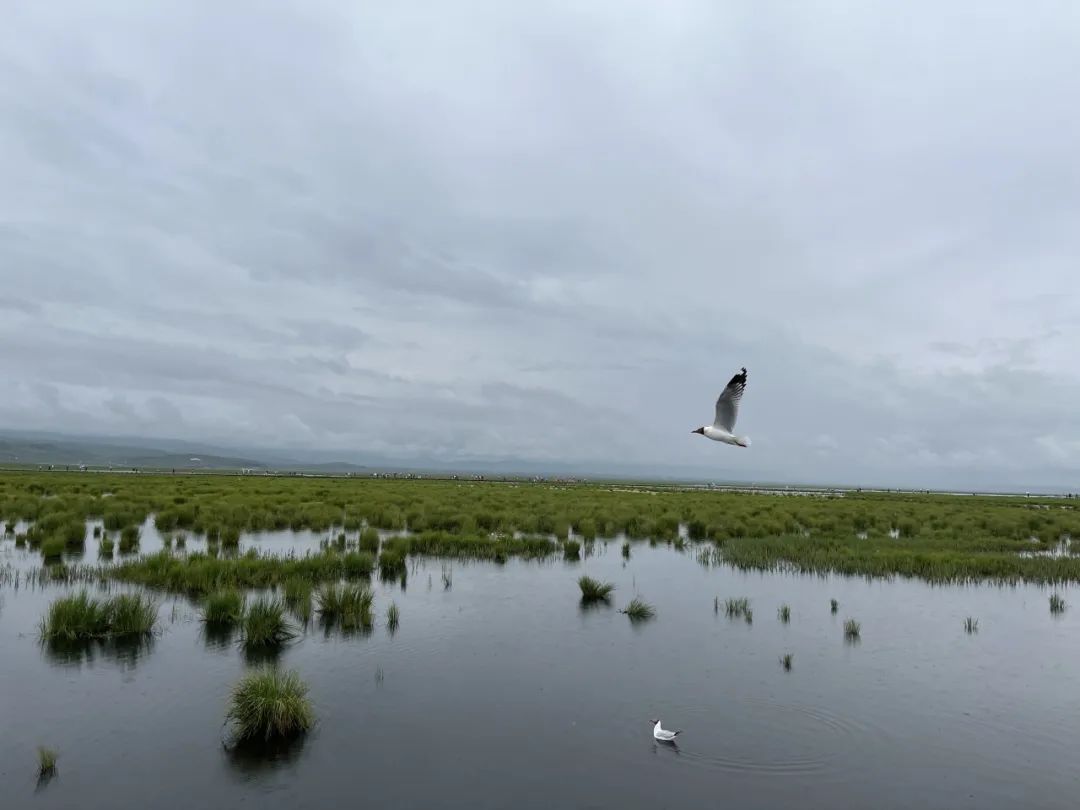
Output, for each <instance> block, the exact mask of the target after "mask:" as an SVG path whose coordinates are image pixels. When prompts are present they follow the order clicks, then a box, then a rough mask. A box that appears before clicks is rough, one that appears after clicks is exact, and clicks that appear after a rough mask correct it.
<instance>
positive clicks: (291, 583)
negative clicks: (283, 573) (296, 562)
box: [282, 577, 314, 608]
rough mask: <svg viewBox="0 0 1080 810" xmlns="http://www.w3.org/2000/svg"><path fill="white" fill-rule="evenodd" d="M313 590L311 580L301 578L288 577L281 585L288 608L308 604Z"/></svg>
mask: <svg viewBox="0 0 1080 810" xmlns="http://www.w3.org/2000/svg"><path fill="white" fill-rule="evenodd" d="M313 590H314V585H313V584H312V582H311V580H310V579H304V578H303V577H289V578H288V579H287V580H285V582H284V584H283V585H282V592H283V594H284V596H285V604H286V605H288V606H289V607H290V608H295V607H296V606H297V605H300V604H303V603H304V602H310V601H311V593H312V591H313Z"/></svg>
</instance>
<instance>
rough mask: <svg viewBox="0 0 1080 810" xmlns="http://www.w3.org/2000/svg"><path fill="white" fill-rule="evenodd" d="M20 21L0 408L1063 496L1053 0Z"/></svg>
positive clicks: (1079, 463) (223, 12)
mask: <svg viewBox="0 0 1080 810" xmlns="http://www.w3.org/2000/svg"><path fill="white" fill-rule="evenodd" d="M887 5H889V6H890V7H889V8H887V7H886V6H887ZM3 17H4V22H3V25H2V26H0V274H2V282H3V283H2V284H0V375H2V377H3V389H2V391H3V394H2V396H0V427H4V428H8V429H48V430H58V431H65V432H74V433H109V434H129V435H141V436H147V437H169V438H187V439H196V440H206V441H213V442H222V441H228V442H233V443H246V444H256V445H273V446H287V447H297V448H313V449H326V450H327V451H331V452H330V455H332V456H334V457H345V456H347V455H349V454H350V453H353V452H354V451H358V452H359V457H360V458H362V457H363V451H370V452H377V453H380V454H389V455H395V456H401V457H422V458H430V459H433V460H443V461H446V460H454V459H459V458H485V459H507V458H510V459H530V460H566V461H572V462H586V463H588V464H593V465H599V467H600V468H601V469H602V468H603V467H604V465H616V464H640V465H657V466H658V467H661V466H662V467H665V468H680V467H681V468H687V469H691V468H694V469H702V468H705V469H710V470H713V471H715V474H716V476H717V477H721V478H738V477H744V476H761V475H770V476H776V477H783V478H788V479H804V480H805V479H809V480H823V479H824V480H841V481H849V482H854V483H860V482H861V481H863V480H864V479H865V480H867V481H869V480H871V479H872V480H884V479H888V480H890V481H901V480H905V481H920V480H926V481H927V482H928V484H933V485H938V484H940V483H947V482H955V483H956V484H957V485H961V486H962V485H963V484H964V483H965V482H969V481H972V480H975V479H978V478H979V477H980V476H983V477H985V476H988V475H989V476H996V477H998V478H1000V479H1001V480H1006V481H1011V482H1015V483H1016V484H1018V485H1020V484H1024V483H1040V484H1059V485H1062V486H1077V487H1080V275H1078V273H1080V262H1078V259H1080V151H1078V144H1080V104H1078V103H1077V99H1080V50H1078V48H1077V42H1080V4H1077V3H1075V2H1073V0H1062V2H1027V3H1016V2H970V3H946V4H943V3H939V2H929V1H927V2H921V1H920V2H907V3H903V4H891V5H890V4H881V3H851V2H835V3H828V2H817V3H768V2H760V0H755V1H754V2H746V3H717V2H715V0H702V1H701V2H681V1H680V2H674V1H673V2H664V3H658V2H654V1H652V0H650V1H649V2H645V1H644V0H634V1H633V2H631V1H630V0H607V1H606V2H586V3H581V2H569V1H567V2H550V1H548V2H494V1H492V2H467V1H465V0H457V2H427V3H420V2H406V1H405V0H401V2H395V3H356V2H345V1H344V0H342V2H330V1H329V0H296V2H288V1H287V0H277V1H276V2H266V0H257V1H256V0H248V2H227V3H220V2H200V1H198V0H183V2H172V1H171V0H155V2H136V0H130V1H129V2H107V1H105V0H97V1H96V2H85V0H81V1H80V2H61V1H59V0H53V1H52V2H47V3H46V2H40V1H39V0H9V2H8V3H7V4H5V9H4V14H3ZM743 365H745V366H746V367H747V368H748V369H749V384H748V387H747V392H746V395H745V397H744V400H743V407H742V412H741V414H740V417H739V423H738V425H737V432H741V433H745V434H748V435H749V436H750V437H751V439H752V442H753V444H752V447H751V448H750V449H748V450H744V449H741V448H733V447H728V446H726V445H720V444H716V443H713V442H709V441H707V440H704V439H703V438H702V437H700V436H695V435H692V434H691V433H690V431H691V430H693V429H694V428H696V427H698V426H699V425H702V424H706V423H710V422H711V421H712V414H713V403H714V401H715V398H716V396H717V394H718V393H719V391H720V389H721V388H722V387H723V385H724V384H725V383H726V381H727V380H728V378H730V376H731V375H732V373H734V372H735V371H737V370H738V368H739V367H740V366H743Z"/></svg>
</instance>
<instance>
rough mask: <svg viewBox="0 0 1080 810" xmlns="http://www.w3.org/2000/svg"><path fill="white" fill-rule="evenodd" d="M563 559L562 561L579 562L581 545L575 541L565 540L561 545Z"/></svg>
mask: <svg viewBox="0 0 1080 810" xmlns="http://www.w3.org/2000/svg"><path fill="white" fill-rule="evenodd" d="M563 559H564V560H571V561H574V560H580V559H581V543H579V542H578V541H577V540H567V541H566V542H565V543H564V544H563Z"/></svg>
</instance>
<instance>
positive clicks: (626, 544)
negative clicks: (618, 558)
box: [622, 540, 630, 560]
mask: <svg viewBox="0 0 1080 810" xmlns="http://www.w3.org/2000/svg"><path fill="white" fill-rule="evenodd" d="M622 556H623V559H624V560H629V559H630V541H629V540H623V544H622Z"/></svg>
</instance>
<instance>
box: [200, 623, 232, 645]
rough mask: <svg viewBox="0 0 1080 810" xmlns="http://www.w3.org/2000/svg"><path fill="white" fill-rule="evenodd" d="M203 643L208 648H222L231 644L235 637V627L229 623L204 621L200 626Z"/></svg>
mask: <svg viewBox="0 0 1080 810" xmlns="http://www.w3.org/2000/svg"><path fill="white" fill-rule="evenodd" d="M202 639H203V645H204V646H205V647H206V649H208V650H224V649H226V648H228V647H231V646H232V645H233V641H234V640H235V639H236V628H235V627H230V626H229V625H221V624H209V623H206V622H204V623H203V627H202Z"/></svg>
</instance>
